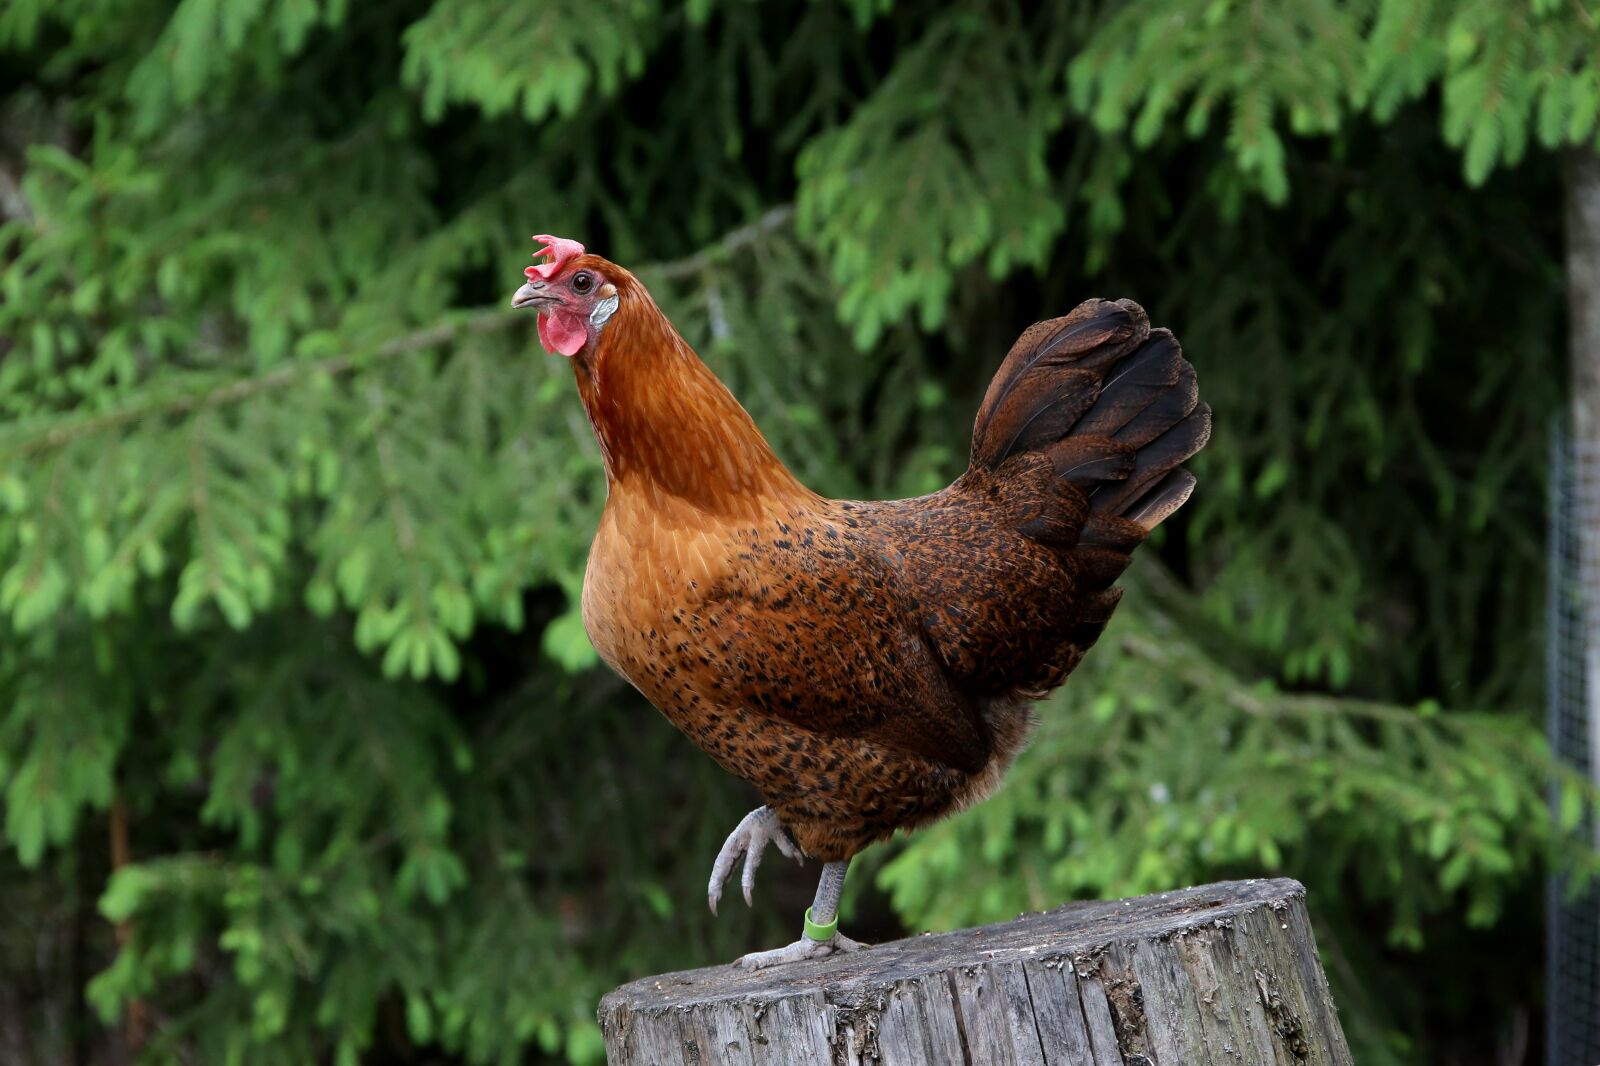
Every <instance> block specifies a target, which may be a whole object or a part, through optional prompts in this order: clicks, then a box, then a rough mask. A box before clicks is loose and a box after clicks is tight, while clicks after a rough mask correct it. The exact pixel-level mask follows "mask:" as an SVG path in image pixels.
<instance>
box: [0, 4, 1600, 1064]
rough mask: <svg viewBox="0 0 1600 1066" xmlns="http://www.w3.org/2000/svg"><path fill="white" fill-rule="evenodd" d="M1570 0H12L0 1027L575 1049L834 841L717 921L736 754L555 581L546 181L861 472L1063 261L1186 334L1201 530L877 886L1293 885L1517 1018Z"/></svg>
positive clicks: (1438, 1011) (900, 456)
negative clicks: (664, 707) (675, 707)
mask: <svg viewBox="0 0 1600 1066" xmlns="http://www.w3.org/2000/svg"><path fill="white" fill-rule="evenodd" d="M1596 25H1597V12H1596V11H1595V10H1594V9H1593V5H1592V3H1590V2H1588V0H1563V2H1555V0H1534V2H1532V3H1522V2H1507V0H1462V2H1447V0H1355V2H1348V3H1341V2H1335V0H1283V2H1282V3H1270V4H1264V3H1255V2H1252V3H1246V2H1234V0H1205V2H1191V0H1134V2H1131V3H1121V4H1117V3H1104V4H1096V3H1087V2H1086V3H1063V4H1054V5H1038V6H1035V5H1009V4H1005V3H992V4H972V5H949V4H941V3H933V2H903V0H833V2H829V0H818V2H815V3H790V4H757V3H749V2H745V0H695V2H691V3H689V4H688V5H687V6H677V5H669V4H664V3H660V2H657V0H394V2H385V3H363V4H354V3H349V2H346V0H8V2H6V3H4V4H3V5H0V419H3V421H0V787H3V792H0V807H3V838H4V839H3V842H4V850H3V854H0V915H3V916H0V1060H3V1061H5V1062H6V1063H33V1064H50V1066H55V1064H58V1063H73V1064H87V1063H102V1062H107V1063H120V1062H132V1061H134V1060H136V1059H139V1058H140V1057H141V1056H142V1057H143V1058H144V1060H145V1061H148V1062H190V1063H202V1064H212V1063H217V1064H223V1063H227V1064H233V1063H248V1064H257V1063H260V1064H268V1066H273V1064H285V1066H287V1064H291V1063H292V1064H303V1063H311V1062H334V1063H339V1064H353V1063H358V1062H359V1063H368V1064H378V1063H514V1062H524V1063H543V1062H556V1061H563V1060H568V1059H570V1060H571V1061H573V1062H576V1063H592V1062H595V1061H597V1060H598V1059H599V1058H600V1056H601V1050H600V1040H599V1034H598V1030H597V1029H596V1027H595V1024H594V1022H593V1009H594V1005H595V1002H596V1000H597V999H598V997H599V996H600V995H601V994H602V993H603V992H604V991H606V990H607V989H609V988H610V987H611V986H613V985H614V984H616V983H618V982H619V981H621V980H624V979H627V978H631V977H637V976H640V975H644V974H648V973H654V972H658V971H661V970H667V969H677V968H683V967H688V966H694V965H702V964H708V963H712V962H719V961H723V960H726V959H728V958H731V957H732V956H733V955H734V954H736V953H737V952H739V951H741V950H745V949H747V948H750V947H757V946H760V947H766V946H771V945H773V944H776V943H779V942H782V941H785V940H787V939H790V938H791V937H792V935H793V933H794V931H795V930H794V927H795V926H796V925H797V924H798V921H799V914H800V909H801V908H802V907H803V906H804V903H805V901H806V900H808V899H809V898H810V891H811V888H812V885H813V883H814V882H813V878H814V876H815V869H816V868H815V866H814V865H813V866H811V867H810V868H809V869H805V870H801V869H797V868H795V867H793V866H792V865H787V866H786V865H785V864H782V863H778V862H772V863H771V864H769V866H768V867H767V868H766V869H764V870H763V872H762V879H761V883H760V885H759V887H758V895H757V900H756V907H755V909H754V910H753V911H746V910H745V909H744V908H743V907H742V906H734V907H725V908H724V913H723V916H722V917H721V918H720V919H713V918H712V917H711V916H710V915H709V913H707V911H706V908H705V906H704V896H703V893H704V886H705V877H706V874H707V871H708V868H709V864H710V861H711V859H712V857H713V855H714V853H715V851H716V848H717V846H718V844H719V843H720V842H721V840H722V838H723V836H724V835H725V834H726V833H727V832H728V830H729V829H730V828H731V827H732V826H733V824H734V822H735V821H736V819H737V818H738V817H739V816H740V815H742V814H743V813H744V812H745V811H746V810H747V809H748V808H749V807H750V806H751V805H752V803H753V796H752V795H751V794H749V793H748V792H747V791H746V790H745V788H744V786H742V785H740V784H738V783H737V782H735V781H733V780H731V779H728V778H726V777H724V776H723V775H722V774H721V773H720V772H719V771H718V770H717V769H716V768H715V767H714V766H713V765H712V763H711V762H710V760H708V759H707V758H705V757H704V756H703V755H701V754H700V753H699V752H697V751H696V750H695V749H694V748H693V747H692V745H691V744H690V743H689V742H688V741H686V740H684V739H682V738H680V737H679V736H678V735H677V734H676V733H674V732H673V731H672V730H671V729H670V728H669V727H668V726H667V725H666V723H665V722H664V721H663V720H662V719H661V718H660V717H659V716H657V715H656V714H655V713H654V712H653V711H651V710H650V709H649V708H648V707H647V706H646V705H645V704H644V703H643V702H642V701H641V700H640V699H639V698H638V697H637V696H636V695H635V694H633V693H632V691H631V690H629V689H628V688H627V687H626V686H625V685H623V684H622V683H621V682H619V681H617V680H616V679H615V678H613V677H612V676H611V675H610V674H609V673H608V672H607V671H605V670H604V669H603V668H598V667H596V665H595V658H594V655H593V652H592V651H591V650H590V648H589V647H588V644H587V642H586V640H585V638H584V636H583V632H582V627H581V624H580V622H579V621H578V618H577V616H576V613H575V608H574V602H575V601H574V596H575V592H576V590H577V588H578V586H579V583H580V580H581V574H582V568H583V565H584V558H585V551H586V549H587V545H588V539H589V536H590V533H591V531H592V529H593V525H594V522H595V518H596V514H597V511H598V508H599V505H600V503H601V501H602V499H603V493H604V488H603V481H602V477H601V473H600V465H599V459H598V453H597V450H596V448H595V446H594V444H593V442H592V439H591V436H590V433H589V430H588V427H587V425H586V424H585V423H584V419H583V415H582V411H581V408H580V406H579V404H578V401H577V398H576V396H575V394H574V390H573V387H572V383H571V380H570V369H569V368H568V367H567V365H566V364H565V362H564V361H562V360H560V359H556V358H552V357H549V356H546V355H545V354H544V353H543V352H542V351H541V350H540V349H539V348H538V346H537V343H536V341H535V339H534V337H533V322H532V320H531V319H530V318H528V317H525V316H518V315H513V314H510V313H508V312H507V311H506V309H505V308H506V305H507V301H508V298H509V295H510V293H511V292H512V290H513V289H515V287H516V286H517V284H519V283H520V281H521V277H520V271H521V269H522V267H523V266H524V265H526V264H527V262H528V255H529V253H530V251H531V250H532V245H531V244H530V243H529V242H528V241H527V236H528V235H529V234H531V233H537V232H551V233H557V234H562V235H567V236H572V237H576V238H578V239H580V240H583V241H585V242H586V243H587V244H588V245H589V247H590V248H591V249H592V250H595V251H598V252H600V253H602V254H604V255H606V256H608V257H610V258H612V259H615V260H616V261H618V262H620V263H622V264H624V265H626V266H629V267H631V268H633V269H634V270H635V271H636V272H637V273H639V274H640V275H641V277H642V278H643V279H644V280H645V282H646V283H647V284H648V285H649V286H650V288H651V290H652V292H653V293H655V295H656V297H657V298H658V300H660V302H661V303H662V304H663V306H664V307H665V308H666V310H667V311H668V313H669V314H670V315H671V317H672V318H673V319H674V321H675V322H676V323H677V324H678V326H679V327H680V329H681V330H682V331H683V332H684V333H685V335H686V336H688V337H689V338H690V339H691V341H692V342H693V343H694V344H695V345H696V346H697V347H698V348H699V350H700V351H701V353H702V354H703V355H704V356H705V357H706V359H707V361H708V362H709V363H710V364H711V365H712V367H713V368H714V369H715V370H716V371H717V372H718V373H719V374H720V375H722V376H723V378H724V379H725V380H726V381H727V382H728V383H729V384H730V385H731V386H732V387H733V389H734V391H735V392H736V393H737V394H738V395H739V396H740V397H741V399H742V400H743V401H744V402H745V403H746V405H747V406H748V407H749V408H750V409H751V411H752V412H753V413H754V414H755V415H756V417H757V419H758V420H759V421H760V422H761V424H762V425H763V427H764V428H765V430H766V431H767V433H768V434H769V435H770V437H771V438H772V440H773V443H774V445H775V446H776V448H777V450H778V452H779V453H780V454H781V455H782V456H783V457H784V458H785V459H786V460H787V461H788V462H790V463H791V465H792V466H793V467H794V468H795V470H796V472H797V473H798V474H799V475H800V476H801V477H802V478H803V479H804V480H805V481H806V482H807V483H809V484H810V485H812V486H813V487H815V488H817V489H818V490H820V491H823V492H825V493H828V494H831V495H836V496H883V495H908V494H916V493H922V492H926V491H930V490H932V489H935V488H938V487H940V486H942V485H944V484H946V483H947V482H948V481H949V480H951V479H952V478H953V477H955V475H957V474H958V473H959V472H960V471H961V469H962V468H963V466H964V463H965V455H966V449H967V446H968V441H969V432H970V427H971V419H972V415H973V412H974V410H975V408H976V404H977V399H978V397H979V396H980V395H981V392H982V389H983V387H984V386H985V384H986V383H987V379H988V376H989V374H990V373H992V371H993V370H994V368H995V367H996V366H997V365H998V363H999V360H1000V357H1001V355H1002V354H1003V352H1004V351H1005V349H1006V348H1007V347H1008V346H1009V344H1010V342H1011V341H1012V339H1013V338H1014V337H1015V336H1016V334H1017V333H1018V332H1019V331H1020V330H1021V329H1022V328H1023V327H1024V326H1026V325H1027V324H1028V323H1030V322H1032V321H1034V320H1035V319H1038V318H1043V317H1047V316H1051V315H1056V314H1060V313H1063V312H1065V311H1066V310H1067V309H1068V308H1070V307H1071V306H1073V305H1074V304H1076V303H1077V302H1078V301H1079V300H1081V299H1083V298H1086V297H1089V296H1096V295H1098V296H1106V297H1123V296H1127V297H1132V298H1135V299H1137V300H1139V301H1140V302H1141V303H1143V304H1144V305H1145V306H1146V307H1147V308H1148V309H1149V310H1150V313H1151V317H1152V319H1153V320H1154V321H1155V322H1157V323H1159V324H1165V325H1168V326H1171V327H1172V328H1173V329H1174V330H1175V331H1176V332H1177V334H1178V335H1179V337H1180V338H1181V339H1182V340H1183V342H1184V344H1185V348H1186V351H1187V353H1188V355H1189V357H1190V358H1191V359H1192V360H1193V362H1194V363H1195V365H1196V367H1197V368H1198V369H1199V373H1200V381H1201V387H1202V392H1203V395H1204V396H1205V397H1206V398H1207V399H1208V400H1209V401H1210V403H1211V405H1212V407H1213V408H1214V410H1215V412H1216V434H1215V437H1214V439H1213V442H1212V444H1211V446H1210V447H1209V448H1208V450H1207V451H1205V452H1204V453H1203V454H1202V455H1201V456H1200V457H1199V459H1198V460H1197V461H1196V463H1195V464H1194V466H1195V469H1196V470H1197V472H1198V473H1199V475H1200V479H1201V481H1200V489H1199V491H1198V492H1197V493H1196V495H1195V497H1194V499H1193V501H1192V502H1191V503H1190V504H1189V506H1188V507H1187V508H1186V509H1185V511H1184V513H1183V518H1182V520H1181V521H1178V522H1175V523H1172V524H1171V528H1167V529H1164V530H1163V535H1162V536H1161V538H1160V539H1159V540H1158V542H1157V543H1156V545H1154V546H1153V548H1152V549H1149V550H1147V551H1145V552H1143V553H1141V557H1140V558H1139V560H1138V561H1137V562H1136V564H1135V565H1134V568H1133V574H1132V576H1131V578H1130V580H1129V582H1128V583H1129V585H1130V593H1129V595H1128V597H1127V599H1126V600H1125V603H1124V606H1123V608H1122V610H1121V612H1120V613H1119V616H1118V618H1117V620H1116V621H1115V623H1114V624H1113V626H1112V628H1111V630H1110V631H1109V632H1108V633H1107V635H1106V637H1105V638H1104V639H1103V640H1102V641H1101V643H1100V646H1099V647H1098V649H1097V650H1096V651H1095V652H1094V653H1093V654H1092V655H1091V656H1090V659H1089V661H1088V663H1087V664H1086V665H1085V666H1084V667H1083V668H1082V669H1080V670H1079V672H1078V674H1077V675H1076V676H1075V677H1074V678H1073V680H1072V681H1071V682H1070V683H1069V684H1068V685H1067V687H1066V689H1065V690H1064V691H1063V692H1062V693H1061V694H1060V695H1059V696H1058V697H1057V698H1055V699H1053V700H1052V701H1051V702H1050V703H1049V704H1048V705H1047V706H1046V707H1044V708H1043V712H1044V713H1043V717H1044V725H1043V727H1042V729H1041V731H1040V732H1039V734H1038V737H1037V740H1036V741H1035V743H1034V745H1033V747H1032V749H1031V750H1030V751H1029V753H1028V754H1027V755H1026V756H1025V757H1024V758H1023V759H1022V760H1021V761H1020V762H1019V764H1018V765H1017V767H1016V768H1015V770H1014V772H1013V773H1012V774H1011V778H1010V782H1009V784H1008V785H1007V787H1006V788H1005V789H1003V790H1002V791H1001V792H1000V794H999V795H998V796H996V797H995V798H994V799H993V800H991V801H990V802H988V803H986V804H985V805H983V806H981V807H979V808H978V809H976V810H973V811H971V812H969V813H967V814H966V815H964V816H962V817H960V818H957V819H955V820H953V821H950V822H948V823H945V824H942V825H940V826H939V827H937V828H935V829H932V830H930V831H927V832H924V833H921V834H919V835H917V836H916V837H914V838H911V839H909V840H906V841H902V842H897V843H896V844H894V845H892V846H890V847H886V848H880V849H876V851H875V853H872V854H869V856H868V857H867V859H866V861H863V862H861V863H858V865H857V868H856V870H855V872H854V874H853V875H852V882H851V895H850V900H849V903H848V905H847V907H846V921H847V922H848V923H849V928H850V930H851V932H852V933H855V934H856V935H858V936H867V937H868V938H881V937H889V936H894V935H898V934H899V933H901V932H904V931H916V930H920V929H924V928H934V929H945V928H952V927H956V926H960V925H964V924H968V923H973V922H979V921H985V920H994V919H1001V918H1006V917H1010V916H1012V915H1014V914H1016V913H1017V912H1018V911H1020V910H1024V909H1034V908H1043V907H1047V906H1051V905H1053V904H1055V903H1058V902H1061V901H1063V900H1066V899H1068V898H1072V897H1082V896H1105V895H1124V894H1130V893H1139V892H1145V891H1152V890H1160V889H1165V888H1170V887H1174V886H1178V885H1184V884H1189V883H1193V882H1198V881H1204V880H1208V879H1216V878H1223V877H1233V876H1256V875H1268V874H1270V875H1286V876H1293V877H1297V878H1300V879H1301V880H1303V881H1304V882H1305V883H1306V884H1307V886H1308V888H1309V890H1310V893H1311V897H1310V899H1311V911H1312V913H1313V915H1314V917H1315V919H1316V921H1317V923H1318V926H1317V931H1318V936H1319V938H1320V944H1321V948H1322V951H1323V953H1324V961H1325V964H1326V966H1327V969H1328V972H1329V974H1330V977H1331V979H1332V981H1333V983H1334V989H1335V994H1336V997H1337V999H1338V1001H1339V1003H1340V1005H1341V1007H1342V1011H1343V1018H1344V1022H1345V1026H1346V1028H1347V1031H1348V1033H1349V1035H1350V1038H1351V1040H1352V1042H1353V1043H1354V1045H1355V1047H1356V1053H1357V1060H1358V1061H1359V1062H1361V1063H1363V1064H1365V1066H1385V1064H1421V1063H1461V1064H1469V1063H1470V1064H1490V1063H1494V1064H1497V1066H1498V1064H1502V1063H1515V1062H1525V1061H1526V1062H1532V1061H1534V1058H1533V1055H1534V1053H1535V1052H1536V1051H1537V1047H1538V1041H1539V1037H1538V1029H1539V1027H1540V1026H1539V1011H1540V1009H1541V1003H1542V998H1543V995H1544V990H1543V989H1542V987H1541V981H1542V970H1541V958H1542V945H1541V932H1540V922H1541V913H1542V906H1543V899H1542V888H1541V886H1542V879H1543V877H1544V876H1545V875H1546V874H1547V873H1548V872H1550V871H1551V870H1553V869H1572V870H1579V871H1583V870H1588V869H1591V868H1592V867H1593V865H1594V859H1593V856H1592V855H1591V854H1590V853H1589V852H1588V851H1586V850H1585V849H1584V848H1583V847H1582V845H1581V844H1580V843H1579V842H1578V840H1577V839H1576V834H1574V833H1573V832H1572V830H1573V828H1574V826H1576V825H1577V824H1578V822H1579V820H1580V818H1581V817H1582V816H1583V815H1584V812H1585V810H1586V809H1587V808H1589V806H1590V804H1591V798H1592V797H1591V796H1590V794H1589V793H1588V792H1586V791H1585V790H1584V789H1583V788H1582V787H1580V786H1579V785H1578V784H1577V783H1576V782H1575V781H1574V780H1572V779H1568V778H1561V777H1560V776H1559V774H1557V772H1556V771H1555V770H1554V768H1553V765H1552V761H1551V760H1550V758H1549V757H1548V755H1547V754H1546V751H1545V747H1544V744H1543V742H1542V741H1541V739H1540V735H1539V734H1540V729H1539V720H1540V712H1539V707H1540V700H1541V686H1542V679H1541V668H1542V651H1541V603H1542V600H1543V595H1544V562H1543V554H1544V547H1543V536H1544V533H1543V527H1544V508H1545V505H1544V495H1545V481H1546V469H1545V468H1546V456H1547V440H1548V433H1549V430H1550V427H1551V426H1552V425H1553V424H1554V422H1555V421H1556V420H1557V419H1558V418H1559V416H1560V414H1561V411H1562V408H1563V402H1564V401H1563V392H1564V369H1563V366H1564V359H1563V354H1562V352H1563V343H1564V341H1563V338H1564V325H1563V323H1564V319H1565V314H1566V308H1565V296H1564V273H1563V265H1562V258H1561V257H1562V232H1561V227H1562V214H1561V206H1560V205H1561V197H1562V184H1561V174H1562V167H1563V163H1562V157H1563V153H1564V152H1568V151H1571V150H1573V146H1585V145H1587V146H1591V147H1592V145H1593V143H1594V141H1595V138H1596V132H1597V128H1596V115H1597V111H1600V62H1597V59H1596V57H1597V56H1600V32H1597V30H1596ZM1553 781H1554V782H1558V787H1557V789H1556V792H1557V795H1558V797H1559V800H1558V802H1557V803H1556V804H1555V808H1554V811H1553V812H1552V810H1551V808H1550V807H1549V806H1548V805H1547V802H1546V799H1547V794H1548V793H1547V789H1548V788H1549V787H1550V785H1551V783H1552V782H1553ZM1530 1033H1532V1036H1531V1039H1530V1037H1529V1034H1530Z"/></svg>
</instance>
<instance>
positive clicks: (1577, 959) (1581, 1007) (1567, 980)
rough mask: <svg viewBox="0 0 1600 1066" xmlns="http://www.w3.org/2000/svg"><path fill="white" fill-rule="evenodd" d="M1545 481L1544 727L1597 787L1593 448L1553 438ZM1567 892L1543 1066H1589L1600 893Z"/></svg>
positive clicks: (1598, 1044)
mask: <svg viewBox="0 0 1600 1066" xmlns="http://www.w3.org/2000/svg"><path fill="white" fill-rule="evenodd" d="M1550 473H1551V477H1550V527H1549V591H1548V593H1547V595H1548V603H1547V607H1546V612H1547V619H1546V622H1547V634H1548V643H1547V649H1548V650H1547V656H1548V658H1547V661H1546V665H1545V670H1546V691H1547V700H1548V706H1547V708H1546V719H1545V721H1546V729H1547V730H1548V733H1549V737H1550V745H1551V747H1552V749H1554V751H1555V753H1556V755H1557V756H1558V757H1559V758H1561V759H1563V760H1564V761H1566V762H1567V763H1568V764H1570V765H1572V766H1574V767H1576V768H1578V769H1579V770H1581V771H1583V772H1584V773H1587V774H1589V775H1590V776H1591V777H1594V778H1596V779H1600V773H1597V770H1600V767H1597V766H1596V765H1595V759H1594V756H1595V754H1596V753H1597V752H1600V565H1596V564H1597V563H1600V447H1596V446H1595V445H1594V444H1593V442H1585V443H1584V444H1583V445H1579V444H1576V443H1574V441H1573V440H1572V438H1571V435H1570V434H1569V433H1567V432H1564V431H1562V430H1557V431H1556V432H1555V433H1554V434H1552V440H1551V447H1550ZM1586 553H1587V559H1588V560H1589V565H1587V566H1586V565H1584V563H1585V558H1586ZM1588 828H1589V830H1590V831H1591V832H1593V831H1594V830H1596V829H1597V828H1600V827H1597V826H1593V825H1591V826H1589V827H1588ZM1566 888H1567V886H1566V885H1564V884H1563V883H1562V881H1561V879H1560V878H1551V879H1550V883H1549V886H1548V889H1547V891H1548V898H1547V901H1548V907H1547V919H1546V925H1547V930H1548V933H1547V935H1548V943H1547V944H1546V994H1547V1007H1546V1016H1545V1048H1546V1051H1545V1063H1546V1066H1597V1064H1600V890H1597V889H1591V890H1590V891H1588V892H1587V893H1585V894H1584V895H1582V896H1580V897H1578V898H1576V899H1569V898H1568V895H1567V891H1566Z"/></svg>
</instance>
